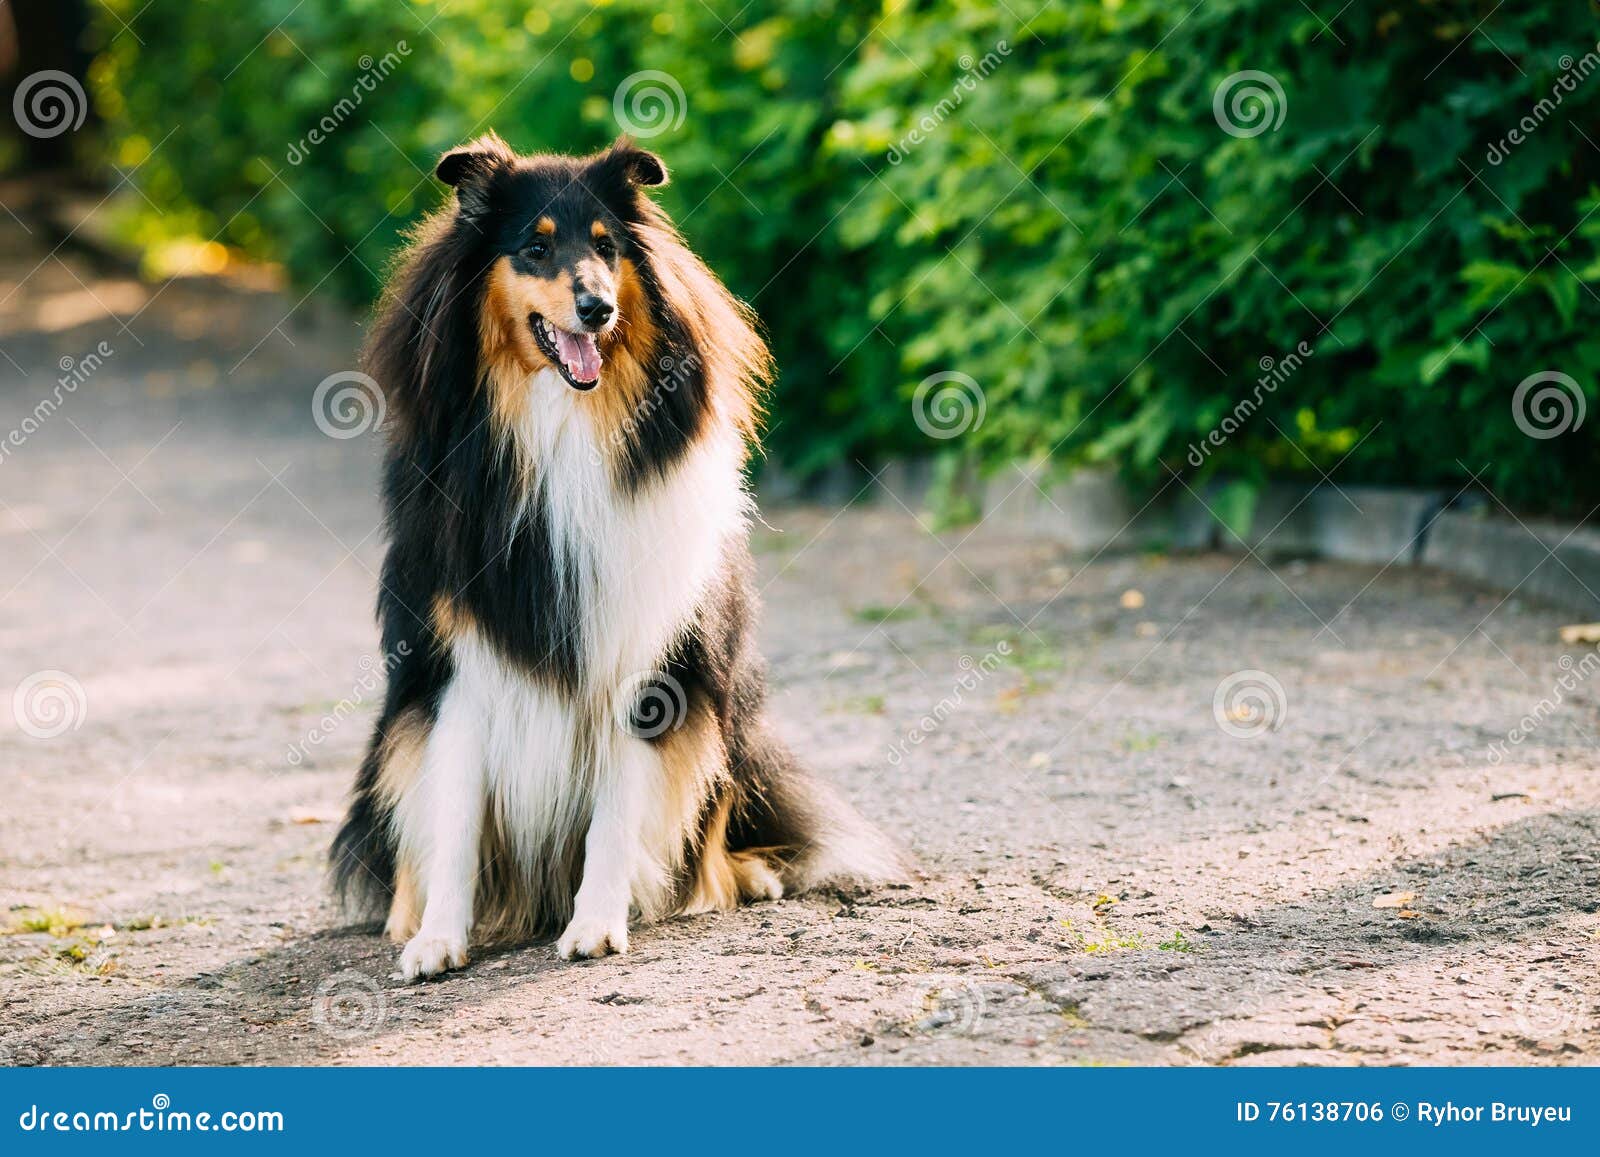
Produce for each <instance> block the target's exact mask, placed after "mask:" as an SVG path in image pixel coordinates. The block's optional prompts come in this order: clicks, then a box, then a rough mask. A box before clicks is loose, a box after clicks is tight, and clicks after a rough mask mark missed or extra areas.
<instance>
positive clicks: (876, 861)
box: [728, 724, 910, 893]
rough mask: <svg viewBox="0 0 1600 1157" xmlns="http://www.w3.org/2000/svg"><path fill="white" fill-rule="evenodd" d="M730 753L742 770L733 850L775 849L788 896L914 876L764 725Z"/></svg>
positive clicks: (891, 847) (731, 837)
mask: <svg viewBox="0 0 1600 1157" xmlns="http://www.w3.org/2000/svg"><path fill="white" fill-rule="evenodd" d="M730 754H732V755H733V759H734V764H735V766H736V767H738V768H739V773H738V774H737V776H736V779H737V781H738V783H739V786H740V790H741V799H740V806H739V807H738V808H736V809H735V813H734V816H733V822H732V823H731V824H730V827H729V833H728V835H729V838H728V843H729V847H730V849H731V850H734V851H738V850H740V849H743V848H751V849H772V850H773V851H774V852H775V854H776V859H777V860H778V861H779V865H780V871H779V874H780V877H781V878H782V880H783V885H784V889H785V890H786V891H787V892H791V893H794V892H805V891H808V890H810V889H813V888H819V887H823V886H825V885H851V884H873V883H888V882H891V881H894V880H900V879H904V878H905V877H906V876H907V875H908V874H909V872H910V861H909V859H908V857H907V856H906V855H905V853H904V852H902V851H901V850H900V849H899V848H897V847H896V846H895V845H894V843H893V842H892V841H891V840H890V839H889V838H888V837H887V836H885V835H884V834H883V833H882V832H880V831H879V830H878V829H877V828H875V827H874V826H873V825H872V824H870V823H868V822H867V821H866V820H865V819H863V818H862V816H861V814H860V813H859V812H857V811H856V810H855V808H853V807H851V806H850V804H849V803H847V802H846V801H845V799H844V798H843V797H842V796H841V795H840V794H839V793H838V791H836V790H835V789H834V788H833V787H832V786H831V785H829V784H827V783H824V782H822V781H821V780H819V779H817V778H815V777H814V776H812V775H810V774H809V773H808V772H806V771H805V769H804V768H802V767H801V766H800V764H799V762H798V761H797V760H796V759H795V757H794V755H793V753H791V752H790V751H789V749H788V747H787V746H786V745H785V744H784V743H783V742H782V740H780V739H778V738H777V737H776V736H774V735H773V734H772V733H771V732H770V731H769V730H768V729H767V727H766V726H765V724H758V725H757V726H756V727H754V728H752V729H751V731H750V733H748V734H747V735H745V736H744V737H743V739H742V741H741V742H740V743H739V744H738V745H737V750H735V751H733V752H731V753H730Z"/></svg>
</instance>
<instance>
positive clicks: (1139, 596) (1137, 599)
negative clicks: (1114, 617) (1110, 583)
mask: <svg viewBox="0 0 1600 1157" xmlns="http://www.w3.org/2000/svg"><path fill="white" fill-rule="evenodd" d="M1121 602H1122V609H1123V610H1125V611H1136V610H1138V609H1139V608H1140V607H1142V606H1144V594H1143V593H1142V592H1140V591H1135V590H1126V591H1123V592H1122V599H1121Z"/></svg>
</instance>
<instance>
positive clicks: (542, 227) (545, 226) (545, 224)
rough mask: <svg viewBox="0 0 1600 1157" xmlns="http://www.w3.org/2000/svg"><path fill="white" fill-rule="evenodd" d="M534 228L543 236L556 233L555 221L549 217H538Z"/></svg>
mask: <svg viewBox="0 0 1600 1157" xmlns="http://www.w3.org/2000/svg"><path fill="white" fill-rule="evenodd" d="M534 228H535V229H537V230H538V231H539V234H540V235H541V236H544V237H554V236H555V235H556V223H555V221H553V220H552V219H551V218H549V217H540V218H539V224H538V225H536V226H534Z"/></svg>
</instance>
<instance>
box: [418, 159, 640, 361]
mask: <svg viewBox="0 0 1600 1157" xmlns="http://www.w3.org/2000/svg"><path fill="white" fill-rule="evenodd" d="M436 172H437V175H438V177H439V179H440V180H441V181H443V182H444V183H445V184H447V185H450V186H452V187H454V189H455V190H456V199H457V205H458V209H457V212H458V214H459V216H460V219H461V222H462V224H463V226H465V227H467V228H471V229H475V230H477V231H479V233H480V234H481V236H482V238H483V241H484V243H485V244H486V245H487V247H488V250H489V254H490V260H489V265H488V272H487V276H486V281H485V289H484V295H483V306H482V308H483V316H482V328H483V331H484V341H485V344H486V346H488V347H491V348H493V349H495V350H498V351H502V352H504V353H509V354H510V355H511V356H512V357H514V358H515V359H516V362H517V363H518V364H519V365H520V367H521V368H522V369H523V370H524V371H532V370H535V369H539V368H542V367H544V366H547V365H548V366H552V367H554V368H555V370H556V371H557V372H558V373H560V375H561V376H562V378H564V379H565V380H566V382H567V384H568V385H570V386H571V387H572V388H573V389H575V390H592V389H594V387H595V386H597V385H598V384H600V381H601V378H602V375H603V373H604V369H605V363H606V357H607V354H608V352H609V351H610V350H611V349H612V347H613V346H614V344H615V343H616V342H617V341H618V340H619V338H620V337H621V336H622V335H624V334H626V332H627V330H628V327H629V324H630V322H632V323H634V324H636V325H644V324H646V321H645V319H644V318H642V317H637V316H632V315H636V314H638V312H639V311H641V310H643V309H644V308H646V307H645V303H644V301H643V295H642V291H641V289H640V285H639V266H640V264H641V263H642V258H643V253H642V250H641V248H640V239H639V237H638V236H637V235H636V233H635V226H637V225H638V223H639V222H640V221H641V219H642V216H641V197H642V194H641V192H640V190H641V189H643V188H647V187H652V186H657V185H663V184H665V183H666V180H667V170H666V166H665V165H663V164H662V163H661V159H660V158H659V157H657V156H656V155H655V154H653V153H649V152H646V151H645V150H643V149H641V148H638V147H637V146H635V145H634V144H633V143H632V142H631V141H628V140H627V139H625V138H624V139H622V140H619V141H618V142H617V143H616V144H615V145H613V146H612V147H611V148H610V149H607V150H606V151H605V152H602V153H598V154H596V155H594V156H591V157H586V158H578V159H574V158H569V157H553V156H544V157H519V156H517V155H516V154H515V153H513V152H512V151H511V149H510V147H509V146H507V145H506V143H505V142H504V141H502V140H501V139H500V138H499V137H497V136H495V135H494V134H492V133H491V134H489V135H488V136H484V137H480V138H478V139H477V140H475V141H473V142H471V143H470V144H467V145H463V146H462V147H461V148H458V149H452V150H451V151H450V152H448V153H446V154H445V155H444V156H443V157H442V158H441V159H440V161H439V166H438V169H437V170H436Z"/></svg>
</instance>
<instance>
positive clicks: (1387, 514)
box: [760, 462, 1600, 619]
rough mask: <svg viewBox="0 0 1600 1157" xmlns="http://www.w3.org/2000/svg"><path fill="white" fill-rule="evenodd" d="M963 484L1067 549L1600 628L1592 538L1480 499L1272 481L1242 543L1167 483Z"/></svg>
mask: <svg viewBox="0 0 1600 1157" xmlns="http://www.w3.org/2000/svg"><path fill="white" fill-rule="evenodd" d="M932 484H933V470H932V467H931V465H930V464H929V463H927V462H894V463H890V464H889V465H888V466H886V467H885V468H884V469H883V470H882V471H881V472H880V473H879V474H878V475H877V477H876V480H875V481H874V479H873V477H872V476H871V475H868V474H865V473H863V472H861V471H860V470H859V469H858V468H852V469H846V468H843V467H840V468H838V469H836V470H833V471H828V472H827V473H826V475H825V477H824V479H823V480H822V482H821V483H818V484H813V485H809V486H805V487H801V486H798V485H795V484H794V483H793V482H792V480H789V479H788V477H787V476H786V475H784V474H783V472H782V471H781V469H774V468H772V467H771V466H769V468H768V469H767V470H765V471H763V475H762V480H761V487H760V489H761V493H762V495H763V497H767V498H776V499H780V500H791V501H792V500H794V499H797V498H810V499H813V500H817V501H830V502H846V501H850V500H851V499H852V497H854V498H856V499H857V500H859V501H871V502H876V503H882V504H884V505H903V506H905V507H907V508H909V509H911V510H914V511H920V510H925V509H927V508H928V506H929V505H930V501H929V499H930V492H931V488H932ZM958 489H959V490H960V491H961V492H962V493H964V494H968V495H969V496H970V497H972V498H973V499H974V500H975V502H976V503H977V505H978V508H979V509H981V510H982V511H983V512H984V521H985V524H986V525H988V526H992V527H995V528H997V529H1004V530H1011V531H1026V532H1029V533H1033V534H1038V535H1040V536H1041V537H1046V538H1050V539H1053V540H1055V541H1057V542H1061V543H1063V544H1064V545H1066V546H1068V547H1069V548H1070V549H1072V550H1075V551H1083V552H1085V553H1095V552H1098V551H1104V550H1138V549H1147V548H1152V547H1164V548H1167V549H1172V550H1222V551H1229V552H1237V551H1241V550H1243V549H1245V548H1246V547H1248V548H1249V549H1250V550H1252V551H1254V552H1255V553H1256V554H1258V555H1260V556H1261V557H1262V558H1263V559H1266V560H1268V561H1273V560H1277V559H1283V558H1291V557H1300V558H1327V559H1336V560H1339V561H1342V562H1359V563H1366V564H1369V565H1374V566H1397V567H1398V566H1428V567H1432V568H1434V569H1436V570H1441V571H1444V572H1446V573H1449V574H1454V575H1459V576H1461V577H1462V578H1467V579H1471V580H1473V581H1475V582H1479V583H1483V584H1485V585H1487V586H1490V587H1493V588H1496V589H1499V590H1502V591H1504V592H1506V595H1507V597H1510V596H1511V595H1513V594H1515V595H1517V596H1519V597H1525V598H1530V599H1536V600H1539V601H1541V602H1546V603H1549V604H1551V605H1552V606H1556V607H1560V608H1561V609H1563V610H1565V611H1568V612H1570V613H1572V614H1574V615H1578V616H1581V617H1583V618H1585V619H1600V529H1595V528H1589V527H1583V526H1574V525H1572V524H1559V523H1551V522H1538V523H1531V524H1530V523H1520V522H1518V521H1516V520H1515V519H1513V518H1510V517H1508V516H1506V515H1505V514H1503V513H1498V512H1496V511H1494V510H1493V509H1492V508H1491V507H1489V506H1487V505H1485V504H1484V503H1483V502H1482V501H1481V499H1476V498H1472V497H1468V498H1467V499H1466V500H1460V499H1458V500H1455V501H1452V500H1451V496H1450V495H1449V494H1447V493H1446V492H1444V491H1438V490H1422V489H1408V488H1400V487H1385V486H1337V487H1336V486H1332V485H1326V484H1324V485H1318V486H1311V487H1307V486H1296V485H1289V484H1282V483H1277V484H1272V485H1269V486H1268V487H1267V488H1266V489H1265V490H1264V491H1263V493H1262V495H1261V498H1260V502H1259V504H1258V506H1257V510H1256V515H1255V518H1254V520H1253V523H1252V525H1251V529H1250V532H1249V534H1247V535H1246V536H1245V537H1244V538H1243V539H1240V538H1238V537H1236V536H1235V535H1234V534H1232V533H1231V532H1230V531H1227V530H1226V529H1224V528H1223V527H1222V525H1221V524H1220V523H1219V522H1218V521H1217V519H1216V518H1215V517H1214V516H1213V514H1212V513H1211V511H1210V509H1209V508H1208V506H1209V503H1210V497H1209V496H1208V495H1201V496H1200V497H1196V496H1194V495H1193V494H1192V493H1191V492H1189V491H1187V490H1184V489H1180V488H1178V487H1172V488H1169V490H1168V491H1167V492H1166V493H1165V494H1163V495H1162V496H1161V498H1160V499H1158V500H1156V501H1142V500H1140V499H1138V498H1137V497H1136V496H1134V495H1133V494H1131V493H1130V492H1129V491H1128V490H1127V488H1126V487H1124V486H1123V485H1122V484H1121V483H1120V482H1119V481H1118V480H1117V479H1116V477H1115V475H1113V474H1111V473H1109V472H1102V471H1093V470H1083V471H1079V472H1078V473H1076V474H1074V475H1073V476H1071V477H1070V478H1068V479H1066V480H1064V481H1062V480H1056V481H1051V480H1050V478H1049V475H1048V474H1047V472H1046V471H1045V470H1043V469H1042V468H1039V467H1034V466H1025V465H1020V464H1017V465H1012V466H1007V467H1002V468H1001V469H1000V470H998V471H997V472H995V473H994V474H993V475H992V476H989V477H987V478H983V479H976V478H963V479H961V481H960V484H959V487H958ZM1174 490H1177V492H1178V493H1177V496H1176V497H1174V496H1173V491H1174ZM1214 492H1215V491H1212V493H1214Z"/></svg>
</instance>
